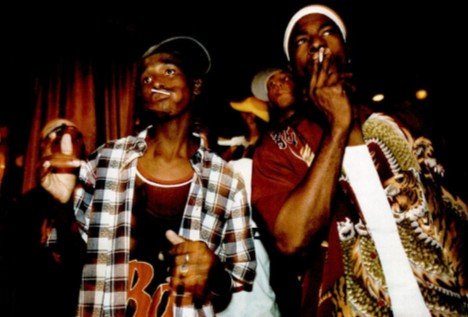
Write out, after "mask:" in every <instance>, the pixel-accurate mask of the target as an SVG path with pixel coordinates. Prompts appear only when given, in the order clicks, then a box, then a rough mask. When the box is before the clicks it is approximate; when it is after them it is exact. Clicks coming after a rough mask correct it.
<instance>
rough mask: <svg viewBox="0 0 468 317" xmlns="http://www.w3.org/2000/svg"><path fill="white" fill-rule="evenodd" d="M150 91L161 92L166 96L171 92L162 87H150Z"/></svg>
mask: <svg viewBox="0 0 468 317" xmlns="http://www.w3.org/2000/svg"><path fill="white" fill-rule="evenodd" d="M151 92H155V93H157V94H162V95H166V96H169V95H170V94H171V93H170V92H169V91H166V90H162V89H156V88H151Z"/></svg>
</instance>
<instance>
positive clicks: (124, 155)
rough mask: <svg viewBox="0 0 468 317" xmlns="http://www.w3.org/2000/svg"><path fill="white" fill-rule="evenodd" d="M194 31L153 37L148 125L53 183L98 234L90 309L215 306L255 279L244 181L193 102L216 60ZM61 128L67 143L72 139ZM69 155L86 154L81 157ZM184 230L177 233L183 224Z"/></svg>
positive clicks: (146, 86) (89, 257) (145, 83)
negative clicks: (208, 137)
mask: <svg viewBox="0 0 468 317" xmlns="http://www.w3.org/2000/svg"><path fill="white" fill-rule="evenodd" d="M210 64H211V60H210V56H209V54H208V52H207V50H206V48H205V47H204V46H203V45H202V44H201V43H200V42H198V41H197V40H195V39H193V38H191V37H183V36H181V37H173V38H169V39H167V40H164V41H162V42H160V43H159V44H157V45H154V46H152V47H151V48H150V49H149V50H148V51H147V52H146V53H145V54H144V55H143V59H142V65H141V66H142V67H141V70H142V72H141V76H140V78H139V84H140V91H141V97H142V98H141V99H142V108H143V114H142V116H141V119H142V121H145V122H148V123H151V124H152V127H150V128H147V129H146V130H144V131H143V132H141V133H140V134H139V135H138V136H136V137H133V136H130V137H127V138H123V139H119V140H116V141H112V142H109V143H107V144H105V145H103V146H101V147H100V148H98V150H97V151H96V152H95V153H94V154H92V155H91V157H90V159H89V160H88V162H87V163H85V164H81V165H82V166H81V169H80V173H79V182H78V186H76V187H75V180H74V178H73V176H72V175H71V174H64V173H62V174H58V173H51V172H49V171H52V170H54V169H53V168H51V167H57V166H59V165H60V163H59V162H54V161H53V160H51V161H48V162H45V164H44V167H45V169H46V171H45V172H44V173H43V175H44V176H43V178H42V182H41V183H42V186H43V187H44V188H46V189H47V190H48V191H49V192H50V193H51V194H52V195H53V196H54V197H55V198H57V199H58V200H60V201H62V202H66V201H67V200H68V199H69V197H70V195H71V194H72V191H73V188H75V214H76V219H77V223H78V224H79V227H80V232H81V235H82V237H83V239H84V240H85V241H86V242H87V254H86V261H85V264H84V269H83V277H82V285H81V291H80V298H79V307H78V315H80V316H132V315H133V316H155V315H156V313H157V314H158V316H161V315H162V316H212V315H214V309H213V305H212V304H216V302H217V301H223V300H226V298H228V297H229V294H231V292H232V291H236V290H241V289H249V288H250V287H251V285H252V281H253V279H254V276H255V254H254V247H253V245H254V244H253V239H252V235H251V228H250V222H249V217H250V214H249V209H248V206H247V201H246V194H245V188H244V184H243V183H242V181H240V179H239V178H238V177H237V176H235V175H234V173H233V171H232V170H231V169H230V168H228V167H227V166H226V165H225V162H224V161H223V160H222V159H220V158H219V157H218V156H217V155H215V154H214V153H212V152H210V151H208V150H207V149H206V148H205V147H204V143H203V141H200V139H198V138H196V137H194V136H193V135H192V132H193V131H192V115H191V109H192V107H193V101H194V100H195V99H196V97H197V96H198V95H199V94H200V92H201V86H202V77H203V75H205V74H206V73H207V72H208V70H209V68H210ZM70 145H71V144H70V143H69V141H68V140H67V139H63V140H62V152H65V153H66V152H67V151H68V149H69V148H70ZM67 164H76V165H77V164H78V163H77V162H76V160H75V161H72V162H67ZM176 232H177V233H176Z"/></svg>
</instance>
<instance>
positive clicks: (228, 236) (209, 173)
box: [75, 130, 256, 316]
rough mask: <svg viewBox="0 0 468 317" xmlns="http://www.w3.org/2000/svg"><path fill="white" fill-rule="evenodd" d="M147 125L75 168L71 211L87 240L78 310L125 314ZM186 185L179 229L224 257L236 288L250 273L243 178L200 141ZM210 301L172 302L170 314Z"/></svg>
mask: <svg viewBox="0 0 468 317" xmlns="http://www.w3.org/2000/svg"><path fill="white" fill-rule="evenodd" d="M145 137H146V130H145V131H143V132H141V133H140V134H139V135H138V136H137V137H133V136H129V137H126V138H122V139H119V140H116V141H112V142H109V143H107V144H105V145H103V146H101V147H100V148H98V149H97V150H96V151H95V152H94V153H93V154H92V155H91V157H90V159H89V161H88V162H87V164H86V165H85V166H83V167H82V168H81V170H80V177H79V178H80V187H78V189H77V191H76V197H75V214H76V218H77V220H78V223H79V224H80V226H81V233H82V236H83V239H84V240H85V241H86V242H87V257H86V263H85V266H84V269H83V277H82V285H81V290H80V298H79V306H78V312H77V314H78V315H79V316H124V315H125V309H126V305H127V278H128V261H129V252H130V248H129V247H130V218H131V217H130V216H131V209H132V201H133V195H134V186H135V175H136V166H137V164H136V163H137V158H138V157H140V156H142V155H143V153H144V152H145V150H146V142H145ZM191 164H192V167H193V169H194V171H195V174H196V177H195V178H194V181H193V182H192V184H191V187H190V192H189V197H188V200H187V205H186V207H185V211H184V214H183V218H182V223H181V227H180V229H179V234H180V235H181V236H183V237H185V238H187V239H190V240H201V241H204V242H206V244H207V245H208V247H209V248H210V249H211V250H213V251H214V252H215V253H216V254H217V255H218V257H219V258H220V260H221V261H222V262H223V263H225V268H226V270H227V271H228V272H229V274H230V276H231V279H232V285H233V287H234V289H236V290H240V289H242V288H244V287H245V286H248V287H250V286H251V285H252V282H253V279H254V277H255V266H256V262H255V253H254V242H253V238H252V234H251V227H250V221H249V218H250V210H249V207H248V204H247V200H246V192H245V188H244V184H243V183H242V181H241V180H240V178H239V177H237V176H235V175H234V174H233V171H232V170H231V169H230V168H229V167H227V166H226V164H225V162H224V161H223V160H222V159H221V158H220V157H218V156H217V155H215V154H214V153H212V152H209V151H207V150H206V149H205V148H204V146H203V142H201V146H200V148H199V149H198V151H197V152H196V153H195V154H194V156H193V157H192V158H191ZM212 312H213V309H212V307H211V305H207V306H204V307H203V308H201V309H199V310H196V309H195V308H193V307H183V308H182V307H176V308H174V313H175V315H176V316H182V315H183V316H186V315H188V316H205V315H208V316H209V315H212V314H213V313H212Z"/></svg>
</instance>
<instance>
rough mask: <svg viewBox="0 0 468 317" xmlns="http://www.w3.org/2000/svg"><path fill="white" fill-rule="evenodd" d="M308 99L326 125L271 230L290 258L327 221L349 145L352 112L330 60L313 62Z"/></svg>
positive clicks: (278, 244) (279, 245) (280, 246)
mask: <svg viewBox="0 0 468 317" xmlns="http://www.w3.org/2000/svg"><path fill="white" fill-rule="evenodd" d="M314 69H318V70H317V71H314V73H313V75H312V77H311V81H310V92H309V95H310V98H311V99H312V100H313V102H314V104H315V105H316V106H317V107H318V109H319V110H320V111H322V112H323V113H324V115H325V117H326V119H327V121H328V123H329V130H328V131H327V132H325V134H324V139H323V140H322V144H321V146H320V148H319V149H318V152H317V153H316V156H315V159H314V161H313V163H312V165H311V166H310V168H309V170H308V172H307V173H306V175H305V176H304V178H303V180H302V181H301V182H300V183H299V184H298V185H297V186H296V188H294V190H293V191H292V192H291V193H290V195H289V197H288V198H287V200H286V202H285V203H284V205H283V206H282V208H281V209H280V212H279V214H278V218H277V219H276V223H275V226H274V235H275V237H276V242H277V246H278V248H279V249H280V250H281V251H282V252H283V253H286V254H292V253H295V252H297V251H299V250H300V249H302V248H303V247H304V246H306V245H307V244H308V243H309V242H310V240H311V239H312V238H313V237H314V235H315V234H316V233H317V232H318V231H320V230H321V229H322V228H323V227H324V226H325V225H326V224H327V223H328V221H329V218H330V208H331V202H332V199H333V196H334V192H335V188H336V184H337V180H338V176H339V174H340V171H341V161H342V158H343V154H344V149H345V146H346V144H347V142H348V136H349V133H350V128H351V123H352V110H351V105H350V102H349V100H348V97H347V96H346V94H345V93H344V90H343V87H342V83H341V81H340V80H339V76H338V74H336V71H334V67H333V66H332V65H331V63H330V58H329V57H328V56H326V57H325V59H324V62H323V64H322V65H319V62H318V60H317V59H316V60H315V61H314Z"/></svg>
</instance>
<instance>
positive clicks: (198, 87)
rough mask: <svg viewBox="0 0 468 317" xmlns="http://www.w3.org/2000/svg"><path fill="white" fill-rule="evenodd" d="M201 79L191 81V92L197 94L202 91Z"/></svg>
mask: <svg viewBox="0 0 468 317" xmlns="http://www.w3.org/2000/svg"><path fill="white" fill-rule="evenodd" d="M202 86H203V80H202V79H200V78H198V79H195V80H194V81H193V94H194V95H195V96H199V95H200V94H201V92H202Z"/></svg>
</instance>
